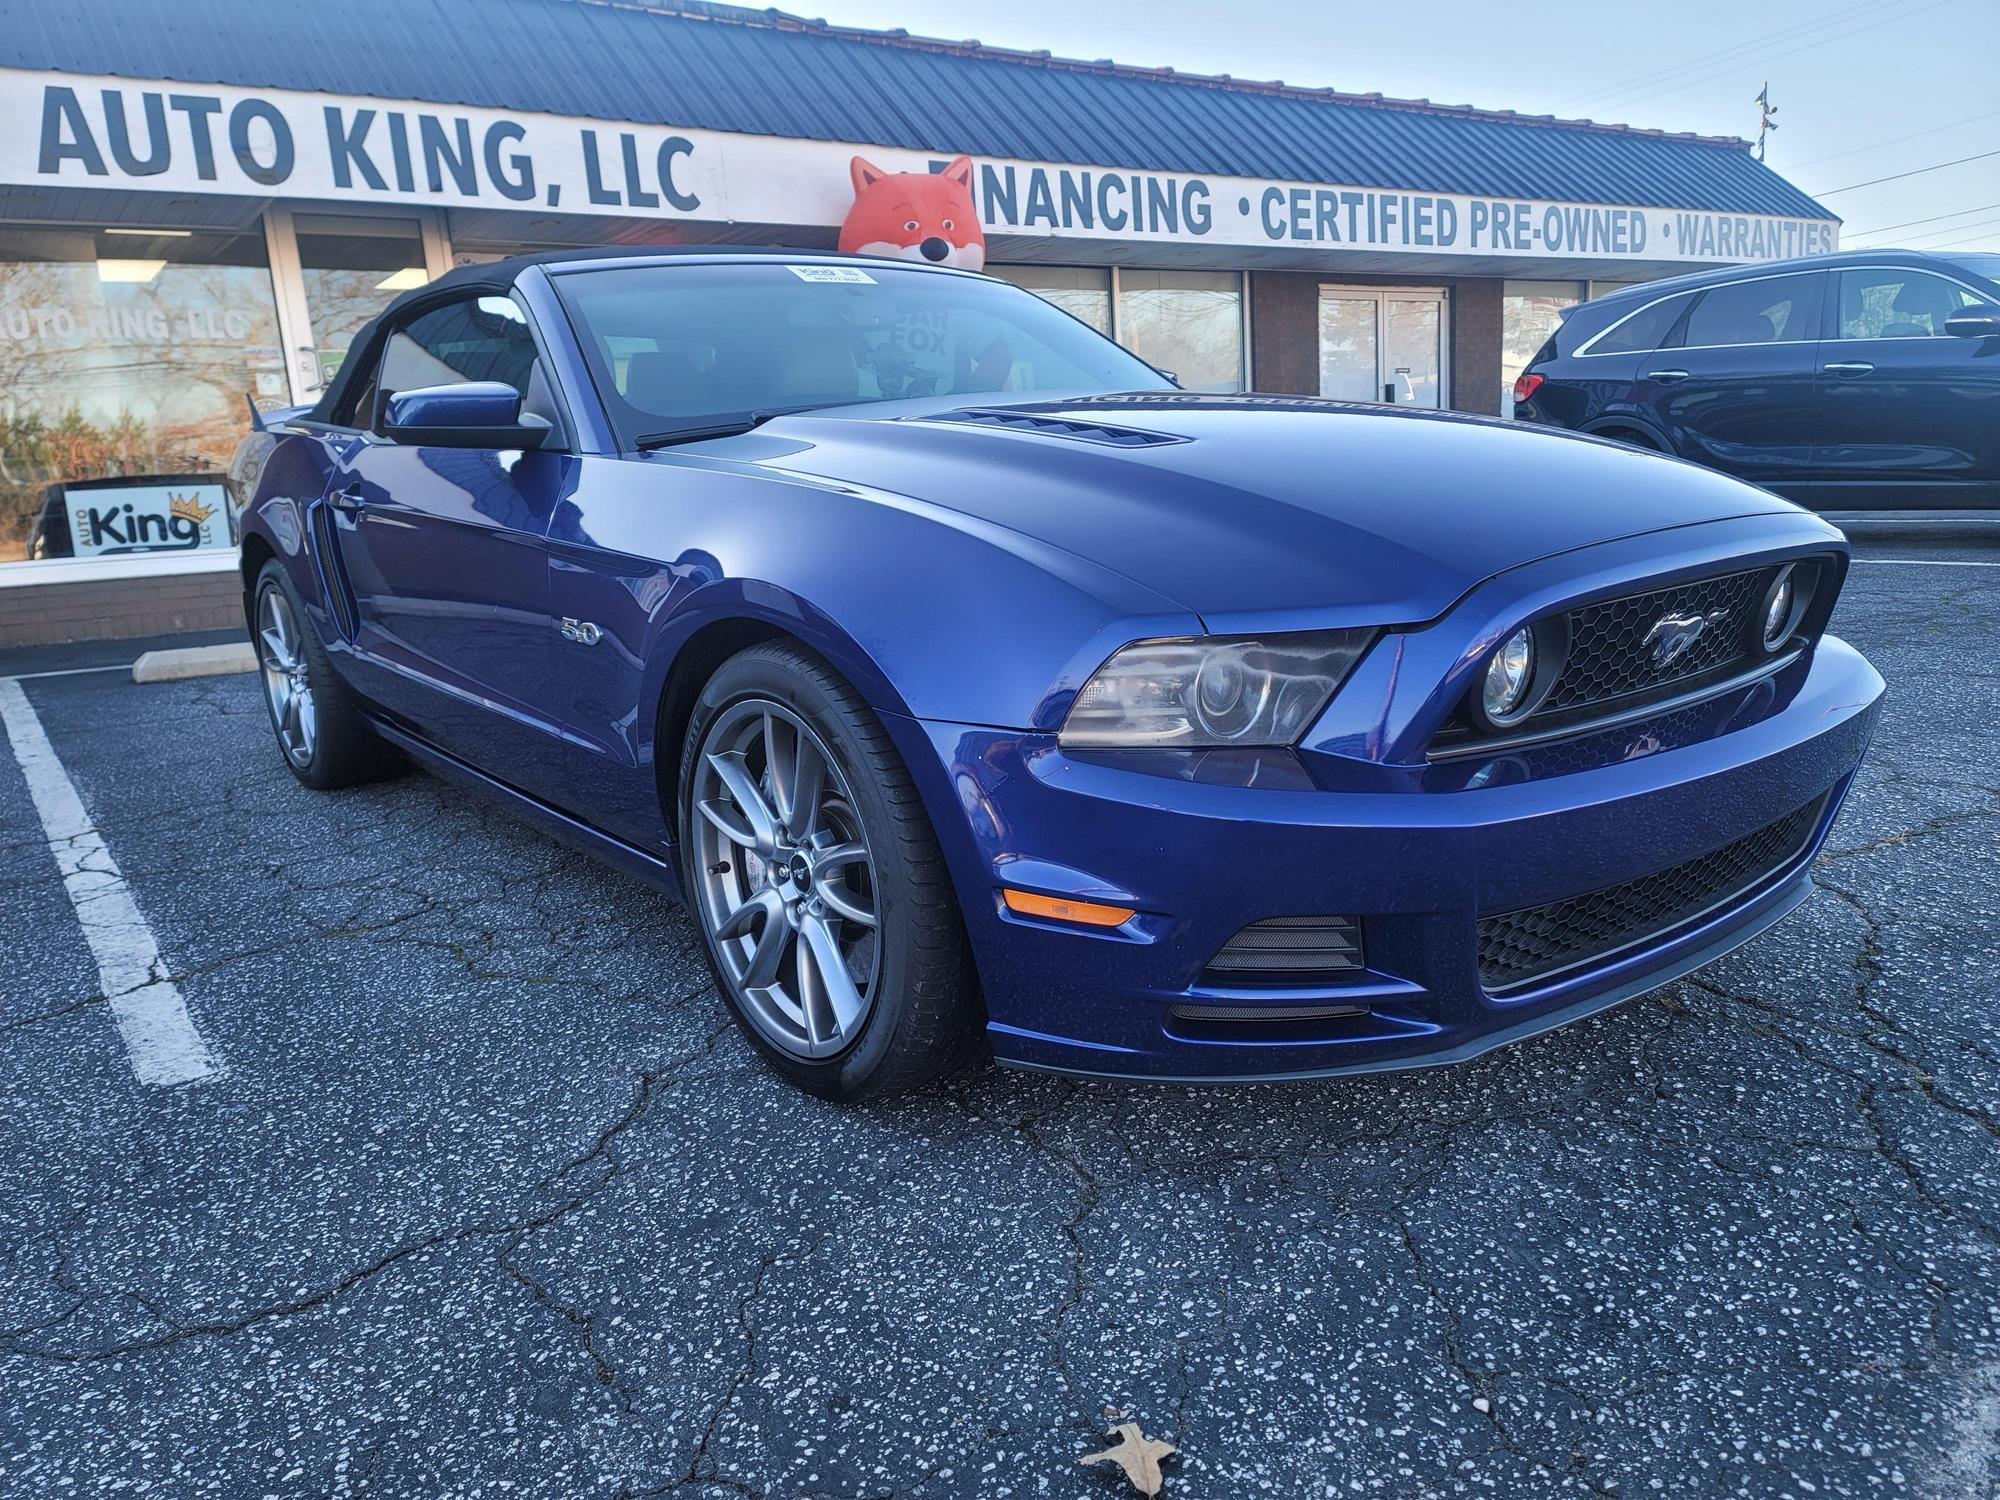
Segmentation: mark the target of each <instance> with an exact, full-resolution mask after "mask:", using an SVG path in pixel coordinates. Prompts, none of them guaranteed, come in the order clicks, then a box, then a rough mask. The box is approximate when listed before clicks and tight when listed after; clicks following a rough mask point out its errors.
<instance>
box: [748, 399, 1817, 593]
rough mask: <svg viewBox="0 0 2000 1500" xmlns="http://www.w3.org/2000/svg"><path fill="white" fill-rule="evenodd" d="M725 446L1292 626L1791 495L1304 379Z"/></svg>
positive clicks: (859, 411)
mask: <svg viewBox="0 0 2000 1500" xmlns="http://www.w3.org/2000/svg"><path fill="white" fill-rule="evenodd" d="M714 448H715V449H716V450H721V449H724V448H728V449H732V450H734V452H733V454H732V456H741V457H744V458H749V459H751V461H753V462H755V463H757V464H758V465H760V466H763V467H767V468H775V469H781V470H784V471H786V472H789V473H795V474H798V475H800V476H808V477H812V478H816V479H822V480H831V481H835V482H838V483H840V484H842V485H845V486H853V487H856V488H860V489H864V490H867V489H872V490H876V491H890V492H894V493H896V494H899V495H903V496H907V497H911V498H915V499H919V500H922V501H924V502H926V503H927V504H929V505H931V506H936V507H942V508H943V509H944V510H946V511H948V512H957V513H959V514H961V515H964V516H967V517H971V518H975V519H977V520H979V521H982V522H986V523H989V524H993V525H998V526H1002V527H1005V528H1008V529H1009V530H1011V531H1014V532H1017V533H1020V534H1023V535H1025V536H1027V537H1031V538H1033V539H1035V540H1036V541H1038V542H1040V543H1043V544H1045V545H1048V546H1052V547H1056V548H1060V549H1062V550H1063V551H1066V552H1069V553H1072V554H1074V555H1076V556H1079V557H1082V558H1087V559H1089V560H1090V561H1091V562H1092V563H1094V564H1096V565H1097V566H1099V567H1103V568H1108V569H1111V570H1113V571H1115V572H1118V573H1122V574H1124V575H1125V576H1127V577H1128V578H1130V579H1132V580H1133V581H1135V582H1137V583H1140V584H1142V585H1144V586H1145V587H1147V588H1148V589H1150V590H1152V591H1153V592H1155V593H1157V594H1159V595H1162V596H1164V597H1165V598H1166V599H1168V600H1170V601H1172V602H1173V603H1175V604H1177V605H1179V606H1181V607H1183V608H1185V609H1189V610H1192V611H1194V612H1195V613H1197V614H1199V615H1200V616H1201V617H1202V619H1203V621H1204V623H1205V624H1206V626H1207V628H1208V629H1210V630H1211V631H1216V632H1226V631H1229V630H1234V629H1273V628H1285V626H1286V625H1287V624H1289V623H1292V622H1290V621H1288V620H1287V619H1286V618H1285V617H1287V616H1291V615H1298V616H1301V617H1303V618H1305V619H1309V620H1310V621H1313V622H1318V623H1329V624H1330V623H1337V622H1340V621H1344V620H1347V619H1350V618H1351V619H1352V620H1354V621H1357V622H1360V621H1367V622H1370V623H1376V624H1407V623H1415V622H1417V621H1422V620H1428V619H1432V618H1435V617H1436V616H1438V615H1440V614H1442V613H1443V612H1444V611H1445V610H1446V609H1447V608H1449V607H1450V606H1451V604H1452V603H1453V602H1454V601H1455V600H1457V599H1458V598H1459V597H1460V596H1462V595H1463V594H1464V593H1465V592H1466V591H1467V590H1469V589H1471V588H1472V587H1474V586H1475V585H1476V584H1478V583H1480V582H1482V581H1483V580H1485V579H1487V578H1490V577H1492V576H1493V575H1494V574H1496V573H1501V572H1505V571H1506V570H1508V569H1510V568H1514V567H1518V566H1520V565H1522V564H1524V563H1529V562H1533V561H1536V560H1538V559H1541V558H1545V557H1548V556H1551V555H1553V554H1556V553H1560V552H1566V551H1570V550H1573V549H1575V548H1579V547H1587V546H1590V545H1592V544H1594V543H1598V542H1606V541H1611V540H1614V539H1616V538H1619V537H1625V536H1631V535H1633V534H1635V533H1639V532H1646V531H1655V530H1661V529H1664V528H1668V527H1678V526H1687V525H1693V524H1698V523H1701V522H1705V521H1713V520H1721V519H1724V518H1727V517H1731V516H1741V515H1748V514H1755V513H1759V512H1772V511H1787V510H1790V509H1792V507H1791V506H1789V505H1788V504H1787V503H1786V502H1784V501H1782V500H1779V499H1777V498H1776V497H1775V496H1772V495H1769V494H1766V493H1765V492H1764V491H1762V490H1758V489H1754V488H1752V487H1751V486H1749V485H1746V484H1742V483H1740V482H1738V481H1736V480H1732V479H1729V478H1726V477H1724V476H1722V475H1718V474H1714V473H1712V472H1710V471H1708V470H1705V469H1699V468H1696V467H1694V466H1692V465H1689V464H1683V463H1677V462H1673V461H1670V460H1665V459H1662V458H1660V457H1659V456H1657V455H1651V454H1644V453H1640V452H1637V451H1634V450H1632V449H1628V448H1624V447H1621V446H1617V445H1614V444H1611V443H1606V442H1600V441H1596V440H1591V439H1578V438H1576V437H1573V436H1571V435H1568V434H1562V433H1554V432H1549V431H1547V430H1538V429H1534V428H1528V427H1524V426H1517V425H1515V424H1512V423H1507V422H1499V421H1492V420H1484V419H1479V418H1472V417H1465V416H1460V415H1457V414H1452V413H1437V412H1415V411H1407V410H1396V409H1393V408H1386V407H1376V406H1365V405H1353V404H1346V403H1340V402H1329V401H1321V400H1318V399H1315V398H1307V397H1282V396H1200V395H1193V394H1183V393H1160V394H1152V393H1145V394H1135V395H1130V396H1098V397H1092V398H1088V399H1081V400H1074V401H1038V402H1033V403H1016V404H1008V405H990V406H981V407H968V406H966V405H964V404H963V402H962V400H961V401H959V402H956V403H953V402H924V403H909V402H904V403H896V404H895V405H894V406H893V407H891V406H886V405H884V406H852V407H842V408H836V409H829V410H821V411H815V412H809V413H801V414H797V415H794V416H788V417H780V418H777V419H774V420H773V421H771V422H769V423H767V424H766V425H765V426H763V427H760V428H759V429H758V430H757V431H756V432H755V433H754V434H747V435H745V436H744V437H742V438H738V439H731V440H728V442H727V443H726V444H725V443H718V444H715V445H714ZM750 450H754V453H753V452H752V451H750Z"/></svg>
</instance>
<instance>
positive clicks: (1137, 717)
mask: <svg viewBox="0 0 2000 1500" xmlns="http://www.w3.org/2000/svg"><path fill="white" fill-rule="evenodd" d="M1374 634H1375V632H1374V631H1372V630H1328V631H1318V632H1314V633H1312V634H1309V635H1307V634H1301V635H1271V636H1206V637H1203V638H1201V639H1198V640H1179V641H1139V642H1137V643H1136V644H1134V645H1130V646H1127V647H1125V648H1124V649H1123V650H1122V651H1119V652H1118V653H1117V654H1116V655H1114V656H1113V657H1112V658H1111V660H1109V661H1107V662H1106V663H1105V664H1104V665H1103V666H1101V667H1099V668H1098V669H1097V670H1096V671H1095V672H1094V673H1092V674H1091V678H1090V681H1088V682H1086V683H1085V684H1084V685H1083V689H1082V691H1080V692H1079V693H1078V694H1077V695H1076V701H1075V702H1074V703H1072V704H1071V705H1070V710H1069V717H1068V718H1067V719H1065V720H1064V721H1063V727H1062V733H1061V735H1060V736H1059V738H1060V742H1061V743H1062V745H1063V746H1064V747H1065V748H1068V749H1084V748H1095V749H1111V748H1116V747H1128V746H1135V745H1155V746H1168V747H1173V748H1177V749H1191V750H1214V749H1221V748H1223V747H1250V746H1265V745H1294V744H1297V743H1298V740H1299V736H1301V735H1302V734H1304V733H1305V732H1306V730H1307V728H1308V727H1309V726H1310V725H1311V724H1312V721H1313V720H1314V719H1315V718H1317V717H1318V716H1319V712H1320V710H1321V709H1323V708H1325V707H1326V702H1327V699H1329V698H1331V697H1332V696H1333V690H1334V689H1335V688H1337V687H1339V686H1340V684H1341V680H1342V679H1343V678H1345V677H1346V676H1347V674H1348V672H1349V671H1351V670H1352V669H1353V667H1354V664H1355V662H1357V661H1359V660H1360V658H1361V653H1362V651H1363V650H1364V649H1366V647H1367V645H1368V642H1369V641H1370V640H1371V639H1372V638H1373V637H1374Z"/></svg>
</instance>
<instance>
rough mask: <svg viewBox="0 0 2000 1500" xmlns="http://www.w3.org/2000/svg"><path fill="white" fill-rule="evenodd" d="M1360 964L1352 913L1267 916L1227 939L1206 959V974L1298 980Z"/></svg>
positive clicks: (1358, 931)
mask: <svg viewBox="0 0 2000 1500" xmlns="http://www.w3.org/2000/svg"><path fill="white" fill-rule="evenodd" d="M1360 967H1361V929H1360V927H1359V926H1358V925H1357V924H1356V923H1355V921H1354V919H1353V918H1352V917H1270V918H1267V919H1266V920H1264V921H1262V922H1252V923H1251V924H1250V925H1249V926H1248V927H1246V928H1244V929H1243V930H1242V931H1241V932H1239V933H1237V934H1236V936H1235V937H1233V938H1231V939H1230V940H1229V941H1228V943H1227V944H1225V945H1224V946H1223V949H1222V951H1221V952H1220V953H1218V954H1216V955H1215V957H1214V958H1212V959H1210V960H1209V964H1208V974H1209V975H1210V976H1211V977H1213V978H1216V979H1221V980H1225V981H1241V980H1245V979H1251V980H1263V981H1265V982H1270V981H1272V980H1284V981H1287V982H1290V983H1293V984H1298V983H1306V982H1310V980H1311V979H1312V977H1313V976H1314V975H1316V974H1341V973H1352V972H1353V971H1354V970H1356V969H1359V968H1360Z"/></svg>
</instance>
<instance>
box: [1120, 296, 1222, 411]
mask: <svg viewBox="0 0 2000 1500" xmlns="http://www.w3.org/2000/svg"><path fill="white" fill-rule="evenodd" d="M1118 341H1119V342H1120V343H1121V344H1123V345H1124V346H1125V347H1126V348H1127V349H1130V350H1131V351H1132V352H1133V353H1134V354H1136V355H1138V356H1139V358H1141V359H1143V360H1145V361H1146V362H1147V363H1148V364H1150V365H1152V366H1153V367H1154V368H1155V369H1160V370H1167V371H1170V372H1172V374H1173V375H1174V377H1175V378H1176V379H1178V380H1179V381H1180V383H1181V386H1182V388H1183V389H1185V390H1190V391H1240V390H1242V389H1243V387H1244V381H1243V277H1242V276H1241V274H1239V273H1238V272H1235V271H1120V272H1119V273H1118Z"/></svg>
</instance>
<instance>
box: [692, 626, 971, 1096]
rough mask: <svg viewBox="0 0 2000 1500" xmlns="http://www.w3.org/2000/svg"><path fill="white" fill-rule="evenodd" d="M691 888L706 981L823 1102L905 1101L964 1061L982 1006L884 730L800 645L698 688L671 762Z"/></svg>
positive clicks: (926, 825)
mask: <svg viewBox="0 0 2000 1500" xmlns="http://www.w3.org/2000/svg"><path fill="white" fill-rule="evenodd" d="M680 814H681V816H680V826H681V829H682V831H683V836H682V839H681V846H682V849H683V851H684V856H683V857H684V861H685V869H684V875H685V879H686V886H687V891H688V895H689V904H690V906H691V907H692V908H693V911H694V916H695V920H696V922H697V923H698V924H699V925H700V927H701V930H702V936H703V939H704V942H705V946H706V948H707V952H708V956H709V960H710V963H711V965H712V966H713V968H714V970H715V975H716V980H717V982H718V984H719V985H720V987H721V989H722V991H723V994H724V996H725V997H726V998H727V999H728V1001H729V1003H730V1006H731V1008H732V1009H733V1010H734V1011H735V1013H736V1015H737V1017H738V1018H739V1019H740V1020H741V1021H742V1022H743V1023H744V1024H745V1027H746V1029H747V1030H748V1032H749V1033H750V1035H751V1037H752V1039H753V1040H754V1041H755V1042H756V1044H757V1046H758V1048H759V1049H760V1050H761V1051H762V1052H763V1053H764V1055H765V1056H766V1057H767V1058H768V1059H769V1060H770V1061H771V1062H772V1064H773V1065H774V1066H776V1067H777V1069H778V1070H779V1071H780V1072H782V1073H784V1074H785V1075H786V1076H787V1077H789V1078H790V1079H792V1080H793V1081H794V1082H796V1083H798V1084H799V1085H800V1086H802V1087H804V1088H806V1089H808V1090H810V1091H811V1092H813V1093H815V1094H820V1095H822V1096H824V1097H827V1098H832V1099H840V1100H856V1099H863V1098H868V1097H871V1096H876V1095H880V1094H886V1093H894V1092H899V1091H902V1090H905V1089H908V1088H912V1087H914V1086H916V1085H918V1084H920V1083H923V1082H925V1081H927V1080H928V1079H930V1078H933V1077H935V1076H937V1075H938V1074H940V1073H942V1072H944V1071H946V1070H947V1069H949V1068H951V1067H952V1066H954V1065H955V1064H956V1063H958V1062H959V1061H960V1060H961V1059H962V1058H963V1057H964V1056H965V1054H966V1053H967V1051H968V1050H969V1047H970V1042H971V1038H972V1035H973V1033H974V1029H975V1028H974V1020H975V1015H976V1010H977V1006H976V1002H975V1000H974V998H973V985H972V971H971V965H970V963H969V961H968V959H967V955H966V947H965V938H964V932H963V924H962V923H961V922H960V920H959V912H958V907H957V903H956V900H955V898H954V896H953V894H952V890H951V886H950V881H949V879H948V877H947V875H946V873H945V869H944V858H943V855H942V853H941V852H940V851H939V849H938V847H937V839H936V836H935V835H934V833H933V832H932V829H931V826H930V822H929V819H928V818H927V816H926V815H925V813H924V809H923V806H922V804H921V802H920V801H919V800H918V796H917V791H916V788H915V786H914V785H913V784H912V783H911V781H910V777H909V772H908V770H907V769H906V768H905V767H904V765H903V763H902V760H901V758H900V757H899V756H898V755H897V754H896V751H895V747H894V746H893V745H891V744H890V742H889V739H888V736H887V735H886V734H885V733H884V732H883V729H882V726H881V723H880V721H878V720H877V719H876V718H875V716H874V714H873V713H871V712H870V711H869V709H868V707H867V705H866V704H865V703H863V702H862V701H861V699H860V697H859V695H857V694H856V693H855V692H854V690H853V689H852V688H851V687H849V686H848V685H847V684H846V683H845V682H844V681H842V680H841V679H840V678H839V677H838V676H837V675H836V674H835V673H834V672H833V671H832V670H831V669H830V668H829V667H828V666H827V665H826V664H825V663H824V662H822V661H820V660H819V659H818V658H817V657H815V656H812V655H811V654H809V653H808V652H806V651H804V650H803V649H801V648H799V647H796V646H792V645H788V644H778V643H772V644H768V645H762V646H754V647H752V648H750V649H749V650H747V651H744V652H742V653H740V654H739V655H737V656H735V657H732V658H731V659H730V660H729V661H728V662H726V663H724V664H723V666H722V668H721V669H720V670H719V671H718V672H717V673H716V674H715V676H714V677H713V678H711V679H710V680H709V682H708V684H707V686H706V687H705V688H704V689H703V690H702V694H701V698H700V700H699V702H698V703H697V704H696V707H695V712H694V716H693V719H692V721H691V722H690V724H689V725H688V736H687V742H686V748H685V753H684V754H683V755H682V758H681V785H680Z"/></svg>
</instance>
